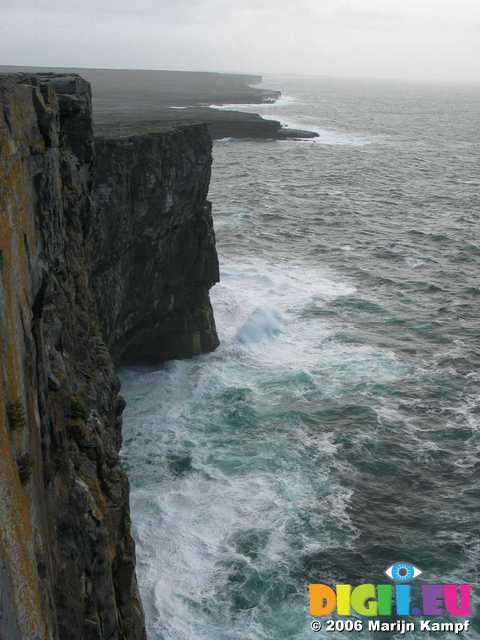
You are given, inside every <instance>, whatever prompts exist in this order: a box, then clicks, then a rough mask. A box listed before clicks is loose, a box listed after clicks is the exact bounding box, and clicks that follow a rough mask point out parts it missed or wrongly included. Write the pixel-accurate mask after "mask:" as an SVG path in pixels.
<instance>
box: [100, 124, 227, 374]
mask: <svg viewBox="0 0 480 640" xmlns="http://www.w3.org/2000/svg"><path fill="white" fill-rule="evenodd" d="M96 148H97V170H96V186H95V196H96V198H95V199H96V202H97V208H98V217H97V222H96V224H95V225H94V237H93V238H92V241H93V242H92V246H93V256H92V264H93V265H94V267H93V277H92V288H93V291H94V292H95V295H96V296H97V299H98V308H99V311H100V317H101V320H102V326H103V328H104V335H105V336H106V339H107V343H108V346H109V347H110V349H111V351H112V353H113V355H114V358H115V360H116V361H122V362H125V361H127V362H128V361H139V360H143V361H147V362H148V361H150V362H152V361H157V362H158V361H159V360H165V359H168V358H172V357H187V356H191V355H193V354H198V353H203V352H205V351H211V350H213V349H215V348H216V347H217V345H218V338H217V334H216V330H215V321H214V318H213V312H212V308H211V306H210V300H209V297H208V292H209V289H210V288H211V287H212V285H213V284H215V283H216V282H218V280H219V273H218V260H217V253H216V250H215V237H214V234H213V224H212V217H211V210H210V203H209V202H207V199H206V198H207V193H208V187H209V183H210V168H211V140H210V137H209V135H208V131H207V128H206V127H205V126H203V125H197V126H191V127H185V128H183V129H179V130H174V131H169V132H165V133H156V134H150V135H143V136H133V137H130V138H120V139H108V138H98V139H97V141H96Z"/></svg>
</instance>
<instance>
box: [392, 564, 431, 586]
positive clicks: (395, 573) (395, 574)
mask: <svg viewBox="0 0 480 640" xmlns="http://www.w3.org/2000/svg"><path fill="white" fill-rule="evenodd" d="M385 573H386V574H387V576H388V577H389V578H390V580H393V581H394V582H410V580H413V579H414V578H418V576H419V575H421V573H422V572H421V571H420V569H417V567H414V566H413V564H411V563H410V562H396V563H395V564H392V566H391V567H388V569H387V570H386V571H385Z"/></svg>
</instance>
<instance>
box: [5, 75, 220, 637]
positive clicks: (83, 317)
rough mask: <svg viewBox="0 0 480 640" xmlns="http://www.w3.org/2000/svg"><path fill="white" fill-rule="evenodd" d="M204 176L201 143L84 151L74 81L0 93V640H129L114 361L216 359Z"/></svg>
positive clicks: (25, 81) (163, 141)
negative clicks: (211, 353)
mask: <svg viewBox="0 0 480 640" xmlns="http://www.w3.org/2000/svg"><path fill="white" fill-rule="evenodd" d="M96 148H97V151H96ZM210 164H211V155H210V139H209V137H208V133H207V131H206V128H205V127H201V126H200V127H193V128H185V129H184V130H179V131H170V132H164V133H162V134H155V135H154V136H151V137H150V136H136V137H134V138H125V139H119V140H113V139H109V140H99V141H98V142H97V143H96V142H95V140H94V136H93V130H92V116H91V93H90V86H89V85H88V83H87V82H85V81H84V80H83V79H82V78H80V77H79V76H76V75H62V74H37V75H29V74H13V75H7V76H0V354H1V355H0V448H1V451H0V639H1V640H44V639H45V640H65V639H66V638H68V639H69V640H107V639H108V640H127V639H128V640H143V639H144V638H145V628H144V618H143V610H142V605H141V602H140V598H139V595H138V588H137V582H136V577H135V549H134V543H133V540H132V537H131V533H130V515H129V486H128V480H127V478H126V476H125V474H124V472H123V470H122V468H121V466H120V462H119V455H118V452H119V449H120V446H121V439H122V433H121V426H122V418H121V414H122V411H123V408H124V401H123V399H122V398H121V396H120V395H119V390H120V389H119V383H118V379H117V376H116V374H115V370H114V360H115V362H120V361H125V360H135V359H137V358H138V359H141V360H149V361H154V360H155V361H159V360H163V359H165V358H169V357H183V356H189V355H192V354H195V353H200V352H202V351H207V350H210V349H213V348H215V346H216V345H217V344H218V339H217V336H216V332H215V324H214V320H213V313H212V310H211V307H210V302H209V299H208V290H209V288H210V287H211V286H212V284H213V283H214V282H216V281H217V280H218V263H217V257H216V252H215V241H214V235H213V228H212V221H211V214H210V205H209V203H208V202H207V200H206V195H207V190H208V181H209V175H210ZM112 356H113V359H112Z"/></svg>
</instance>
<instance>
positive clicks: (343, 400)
mask: <svg viewBox="0 0 480 640" xmlns="http://www.w3.org/2000/svg"><path fill="white" fill-rule="evenodd" d="M265 86H268V87H269V88H274V89H277V88H278V89H281V90H282V94H283V97H282V98H281V99H280V100H279V101H278V103H276V104H274V105H271V104H269V105H264V106H259V105H252V106H249V105H243V106H242V109H245V110H247V111H248V110H250V111H252V112H259V113H261V114H262V115H264V116H265V117H272V118H275V119H279V120H281V121H282V122H283V123H285V125H288V126H290V127H294V128H303V129H310V130H315V131H317V132H318V133H319V134H320V135H319V138H318V139H316V140H315V141H313V142H312V141H244V140H242V141H239V140H233V139H225V140H220V141H218V142H216V143H215V145H214V152H213V155H214V167H213V176H212V184H211V190H210V196H209V197H210V199H211V200H212V202H213V211H214V221H215V228H216V234H217V246H218V251H219V257H220V263H221V283H220V284H219V285H217V286H216V287H215V288H214V289H213V290H212V303H213V306H214V310H215V314H216V320H217V326H218V331H219V336H220V340H221V346H220V347H219V348H218V350H217V351H216V352H215V353H211V354H208V355H205V356H201V357H198V358H195V359H192V360H188V361H187V360H186V361H174V362H169V363H167V364H165V365H164V366H162V367H160V368H156V369H146V368H131V369H126V370H123V371H122V373H121V377H122V382H123V393H124V395H125V397H126V399H127V401H128V406H127V410H126V413H125V421H124V447H123V451H122V455H123V460H124V464H125V466H126V468H127V470H128V474H129V477H130V481H131V489H132V495H131V503H132V520H133V531H134V536H135V539H136V543H137V559H138V567H137V569H138V577H139V582H140V588H141V593H142V597H143V602H144V606H145V611H146V616H147V625H148V633H149V639H150V640H307V639H311V638H315V637H316V638H332V640H334V639H338V638H340V637H345V634H341V633H335V632H331V633H328V632H327V631H325V630H323V631H321V632H319V633H316V634H315V633H313V632H312V630H311V627H310V625H311V621H312V618H311V617H310V615H309V613H308V605H309V602H308V584H309V583H311V582H313V583H317V582H326V583H341V582H347V583H351V584H355V583H363V582H371V583H375V584H377V583H385V582H389V580H388V578H386V576H385V573H384V572H385V570H386V569H387V568H388V567H389V566H390V565H391V564H392V563H394V562H396V561H408V562H411V563H413V564H414V565H415V566H416V567H418V568H419V569H420V570H421V571H422V572H423V576H422V579H424V580H425V581H427V582H461V583H471V584H472V585H474V586H475V589H476V595H475V597H474V602H475V603H476V602H477V601H478V596H479V595H480V593H479V589H478V583H479V565H480V541H479V529H480V527H479V524H480V516H479V513H480V461H479V448H480V430H479V419H480V368H479V365H480V323H479V317H480V313H479V302H480V240H479V238H480V234H479V231H480V228H479V227H480V216H479V214H480V138H479V131H480V88H478V87H477V88H475V87H470V88H469V87H462V86H455V85H451V86H447V85H445V86H433V85H432V86H421V85H413V84H412V85H402V84H396V83H387V82H380V81H378V82H374V81H370V82H367V81H365V82H361V81H346V80H343V81H340V80H336V81H334V80H318V79H308V78H304V79H300V78H296V79H295V78H282V77H278V76H277V77H271V78H270V77H266V78H265ZM473 619H475V620H476V627H475V628H474V629H473V630H472V631H470V632H469V633H468V634H466V636H465V637H468V638H479V637H480V620H479V613H478V610H476V611H475V615H474V616H473V618H472V620H473ZM348 635H352V634H347V637H348ZM355 635H356V636H357V637H372V636H371V634H369V633H367V632H365V633H362V632H360V633H356V634H355ZM378 637H382V638H387V637H388V638H395V637H400V636H399V635H398V636H396V635H395V633H392V634H385V633H383V634H379V635H378ZM409 637H411V638H428V637H430V635H429V634H428V633H425V632H423V633H419V632H418V633H417V632H415V633H413V634H410V636H409ZM431 637H439V634H431ZM440 637H442V638H450V637H452V638H453V637H459V636H455V635H453V634H449V633H442V634H440Z"/></svg>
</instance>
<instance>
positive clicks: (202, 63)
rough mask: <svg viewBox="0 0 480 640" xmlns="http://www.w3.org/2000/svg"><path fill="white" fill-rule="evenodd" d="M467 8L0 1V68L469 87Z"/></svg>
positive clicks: (479, 55)
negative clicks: (254, 74)
mask: <svg viewBox="0 0 480 640" xmlns="http://www.w3.org/2000/svg"><path fill="white" fill-rule="evenodd" d="M478 24H480V2H478V0H296V1H295V2H292V1H288V0H263V1H261V2H259V1H257V0H244V1H242V2H240V1H238V0H236V1H234V0H177V1H176V2H175V3H174V2H171V1H169V2H167V1H165V0H160V1H158V0H137V1H136V2H132V1H131V0H128V1H127V0H115V1H114V0H104V1H103V2H101V3H100V2H98V1H97V0H66V1H64V2H59V1H54V0H0V64H38V65H47V66H48V65H50V66H90V67H95V66H104V67H130V68H135V67H141V68H178V69H198V70H223V71H228V70H231V71H248V72H250V71H258V72H273V73H282V72H284V73H304V74H312V75H315V74H318V75H333V76H335V75H341V76H348V75H352V76H364V77H365V76H366V77H368V76H373V77H399V78H408V79H415V80H429V79H433V80H436V79H439V80H462V81H475V82H478V81H479V77H478V72H477V65H478V62H477V61H478V60H479V59H480V40H479V38H478Z"/></svg>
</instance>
